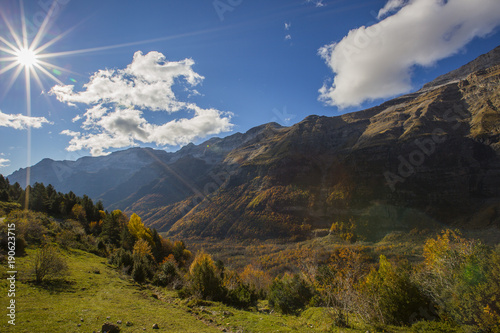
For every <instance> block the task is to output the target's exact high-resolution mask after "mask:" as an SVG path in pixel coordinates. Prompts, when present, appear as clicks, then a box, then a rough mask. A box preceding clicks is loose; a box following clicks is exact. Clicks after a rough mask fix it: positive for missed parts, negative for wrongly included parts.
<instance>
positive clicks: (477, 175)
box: [8, 47, 500, 239]
mask: <svg viewBox="0 0 500 333" xmlns="http://www.w3.org/2000/svg"><path fill="white" fill-rule="evenodd" d="M499 91H500V47H497V48H495V49H494V50H492V51H491V52H489V53H487V54H485V55H482V56H480V57H479V58H477V59H476V60H474V61H472V62H470V63H469V64H466V65H464V66H462V67H461V68H459V69H457V70H455V71H452V72H450V73H448V74H445V75H443V76H440V77H438V78H436V79H435V80H434V81H432V82H430V83H428V84H426V85H424V87H423V88H422V89H421V90H419V91H417V92H414V93H410V94H407V95H404V96H400V97H397V98H395V99H393V100H390V101H387V102H385V103H383V104H381V105H379V106H376V107H373V108H369V109H366V110H362V111H358V112H353V113H348V114H343V115H340V116H335V117H325V116H314V115H312V116H309V117H307V118H305V119H304V120H303V121H301V122H299V123H297V124H295V125H292V126H290V127H282V126H280V125H278V124H276V123H269V124H264V125H261V126H258V127H255V128H252V129H251V130H249V131H248V132H246V133H236V134H233V135H231V136H228V137H225V138H212V139H210V140H208V141H206V142H203V143H202V144H199V145H194V144H189V145H187V146H185V147H183V148H182V149H180V150H179V151H177V152H174V153H169V152H165V151H162V150H154V149H151V148H131V149H128V150H124V151H118V152H114V153H111V154H109V155H107V156H101V157H84V158H80V159H78V160H77V161H53V160H51V159H44V160H42V161H41V162H39V163H38V164H36V165H34V166H33V167H31V183H35V182H43V183H44V184H49V183H50V184H52V185H53V186H54V187H55V188H56V189H57V190H58V191H61V192H68V191H73V192H74V193H76V194H77V195H83V194H87V195H88V196H89V197H91V198H92V199H94V200H102V201H103V203H104V205H105V207H106V208H107V209H121V210H124V211H125V212H129V213H130V212H135V213H137V214H138V215H140V216H141V217H142V218H143V221H144V222H145V223H146V224H147V225H149V226H153V227H155V228H156V229H158V230H159V231H163V232H167V233H168V234H169V235H179V236H183V237H189V236H201V237H215V238H224V237H233V238H261V239H262V238H264V239H265V238H280V237H293V238H296V239H300V238H302V237H305V236H306V235H308V234H309V233H310V231H311V230H315V229H324V228H329V227H330V225H331V224H332V223H333V222H352V223H353V224H354V225H355V226H356V231H357V232H358V233H359V234H361V235H363V236H365V237H366V238H379V237H382V236H383V235H385V234H386V233H387V232H389V231H392V230H411V229H412V228H415V227H419V228H427V227H429V228H430V227H436V226H438V227H440V226H457V227H462V228H469V229H485V228H497V229H498V228H500V155H499V154H500V142H499V138H500V94H499ZM26 172H27V170H26V169H20V170H18V171H16V172H14V173H13V174H11V175H9V176H8V178H9V180H10V182H11V183H14V182H18V183H19V184H20V185H21V186H23V187H24V186H25V185H26Z"/></svg>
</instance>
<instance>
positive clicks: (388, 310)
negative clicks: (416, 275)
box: [361, 255, 430, 325]
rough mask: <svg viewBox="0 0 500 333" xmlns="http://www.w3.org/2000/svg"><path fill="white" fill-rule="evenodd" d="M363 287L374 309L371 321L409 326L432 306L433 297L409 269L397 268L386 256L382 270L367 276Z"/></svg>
mask: <svg viewBox="0 0 500 333" xmlns="http://www.w3.org/2000/svg"><path fill="white" fill-rule="evenodd" d="M361 289H362V291H363V294H364V296H365V297H366V298H367V299H368V302H369V304H370V306H371V307H372V308H373V309H374V310H375V311H374V312H372V313H371V317H370V318H369V320H370V321H371V322H372V323H381V324H393V325H408V324H411V323H412V322H414V321H415V320H417V319H419V318H421V316H422V313H423V310H427V309H429V308H430V306H429V304H430V300H429V299H428V298H426V297H425V296H424V294H423V293H422V292H421V290H420V289H419V288H418V286H417V285H416V284H415V283H413V282H412V281H411V279H410V271H409V268H408V267H405V266H404V265H402V266H401V267H398V268H396V267H394V266H393V265H392V264H391V263H390V262H389V261H388V260H387V259H386V257H385V256H383V255H381V256H380V266H379V269H378V270H373V271H372V272H370V274H368V275H367V276H366V278H365V280H364V281H363V283H362V285H361Z"/></svg>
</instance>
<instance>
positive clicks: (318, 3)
mask: <svg viewBox="0 0 500 333" xmlns="http://www.w3.org/2000/svg"><path fill="white" fill-rule="evenodd" d="M306 2H307V3H312V4H314V6H316V7H323V6H325V4H324V3H323V0H306Z"/></svg>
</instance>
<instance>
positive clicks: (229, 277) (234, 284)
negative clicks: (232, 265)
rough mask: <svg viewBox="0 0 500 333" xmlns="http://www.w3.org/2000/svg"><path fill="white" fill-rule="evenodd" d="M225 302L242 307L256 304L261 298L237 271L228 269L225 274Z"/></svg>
mask: <svg viewBox="0 0 500 333" xmlns="http://www.w3.org/2000/svg"><path fill="white" fill-rule="evenodd" d="M224 289H225V293H226V295H225V299H224V303H227V304H229V305H232V306H236V307H240V308H248V307H250V306H255V305H256V304H257V301H258V299H259V297H258V293H257V291H256V290H255V289H254V288H253V287H252V286H250V285H249V284H247V283H244V282H243V280H242V279H241V277H240V275H239V274H238V273H237V272H235V271H228V272H227V273H226V274H225V276H224Z"/></svg>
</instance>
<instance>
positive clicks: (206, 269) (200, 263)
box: [189, 252, 224, 301]
mask: <svg viewBox="0 0 500 333" xmlns="http://www.w3.org/2000/svg"><path fill="white" fill-rule="evenodd" d="M189 285H190V291H191V293H192V294H193V295H195V296H197V297H198V298H201V299H207V300H213V301H219V300H223V299H224V289H223V287H222V279H221V278H220V272H219V271H218V270H217V267H216V266H215V263H214V261H213V259H212V257H211V256H210V255H209V254H206V253H203V252H201V253H198V255H197V256H196V258H195V259H194V261H193V263H192V264H191V266H190V267H189Z"/></svg>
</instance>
